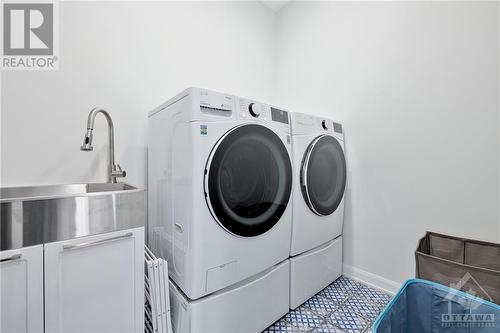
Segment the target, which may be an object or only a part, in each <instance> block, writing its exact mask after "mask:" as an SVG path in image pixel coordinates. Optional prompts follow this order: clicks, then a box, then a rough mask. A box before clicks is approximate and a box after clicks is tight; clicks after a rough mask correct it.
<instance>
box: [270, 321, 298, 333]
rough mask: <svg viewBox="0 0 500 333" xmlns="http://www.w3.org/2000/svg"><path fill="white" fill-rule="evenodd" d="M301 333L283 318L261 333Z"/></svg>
mask: <svg viewBox="0 0 500 333" xmlns="http://www.w3.org/2000/svg"><path fill="white" fill-rule="evenodd" d="M299 332H301V331H300V329H299V328H298V327H295V326H293V325H292V324H290V323H289V322H287V321H286V320H285V319H284V318H283V319H281V320H279V321H277V322H275V323H274V324H273V325H272V326H271V327H268V328H267V329H266V330H265V331H264V332H262V333H299Z"/></svg>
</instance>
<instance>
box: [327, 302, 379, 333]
mask: <svg viewBox="0 0 500 333" xmlns="http://www.w3.org/2000/svg"><path fill="white" fill-rule="evenodd" d="M328 321H329V322H330V323H332V324H333V325H335V326H337V327H339V328H340V329H341V330H343V331H344V332H347V333H361V332H363V331H364V330H365V329H366V328H367V327H368V326H369V324H370V322H369V321H367V320H366V319H363V318H362V317H360V316H359V315H357V314H356V313H354V312H352V311H351V310H350V309H348V308H346V307H341V308H340V309H338V310H337V311H335V312H334V313H333V314H332V315H331V316H330V318H328Z"/></svg>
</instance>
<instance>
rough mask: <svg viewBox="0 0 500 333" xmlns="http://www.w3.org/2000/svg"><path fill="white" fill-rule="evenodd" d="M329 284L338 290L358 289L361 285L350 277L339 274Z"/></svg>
mask: <svg viewBox="0 0 500 333" xmlns="http://www.w3.org/2000/svg"><path fill="white" fill-rule="evenodd" d="M330 286H333V287H335V288H337V289H340V290H353V289H358V288H359V287H361V286H362V284H361V283H359V282H358V281H356V280H353V279H350V278H348V277H345V276H341V277H339V278H338V279H337V280H335V281H334V282H333V283H332V284H331V285H330Z"/></svg>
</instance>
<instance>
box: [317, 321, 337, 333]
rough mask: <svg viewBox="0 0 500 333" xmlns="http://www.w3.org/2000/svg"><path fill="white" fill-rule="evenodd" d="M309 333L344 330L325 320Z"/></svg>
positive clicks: (329, 332)
mask: <svg viewBox="0 0 500 333" xmlns="http://www.w3.org/2000/svg"><path fill="white" fill-rule="evenodd" d="M311 333H344V331H342V330H341V329H340V328H338V327H337V326H335V325H333V324H331V323H329V322H325V323H324V324H322V325H321V326H319V327H317V328H315V329H313V330H312V331H311Z"/></svg>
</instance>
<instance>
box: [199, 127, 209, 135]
mask: <svg viewBox="0 0 500 333" xmlns="http://www.w3.org/2000/svg"><path fill="white" fill-rule="evenodd" d="M207 132H208V130H207V125H200V134H201V135H207Z"/></svg>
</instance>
